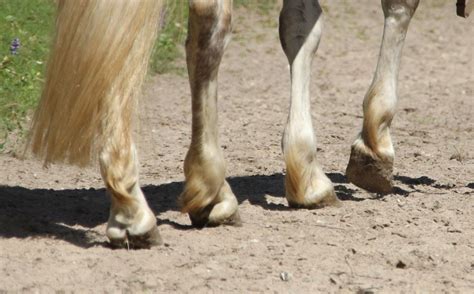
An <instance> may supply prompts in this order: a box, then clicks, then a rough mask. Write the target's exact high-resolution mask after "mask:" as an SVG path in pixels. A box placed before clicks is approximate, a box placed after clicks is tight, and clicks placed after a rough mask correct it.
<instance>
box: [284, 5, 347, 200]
mask: <svg viewBox="0 0 474 294" xmlns="http://www.w3.org/2000/svg"><path fill="white" fill-rule="evenodd" d="M321 29H322V10H321V7H320V5H319V3H318V0H285V1H284V3H283V8H282V10H281V14H280V41H281V44H282V47H283V50H284V51H285V54H286V56H287V57H288V61H289V63H290V71H291V103H290V113H289V116H288V121H287V124H286V128H285V131H284V135H283V142H282V147H283V154H284V159H285V163H286V176H285V189H286V198H287V200H288V203H289V205H290V206H293V207H306V208H313V207H318V206H324V205H328V204H335V203H337V202H338V200H337V197H336V194H335V192H334V187H333V185H332V183H331V181H330V180H329V178H328V177H327V176H326V175H325V174H324V172H323V171H322V169H321V167H320V166H319V164H318V163H317V159H316V138H315V136H314V132H313V125H312V122H311V113H310V96H309V84H310V73H311V63H312V60H313V56H314V54H315V52H316V50H317V48H318V44H319V40H320V37H321Z"/></svg>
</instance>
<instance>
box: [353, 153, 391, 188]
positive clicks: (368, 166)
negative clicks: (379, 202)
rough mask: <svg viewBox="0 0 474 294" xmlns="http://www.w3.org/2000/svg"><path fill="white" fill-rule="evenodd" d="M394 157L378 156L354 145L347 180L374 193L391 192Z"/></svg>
mask: <svg viewBox="0 0 474 294" xmlns="http://www.w3.org/2000/svg"><path fill="white" fill-rule="evenodd" d="M392 172H393V157H388V156H387V157H382V158H377V157H375V156H373V155H369V154H367V153H366V152H364V151H362V150H360V149H359V148H358V147H357V146H354V145H353V146H352V148H351V157H350V159H349V164H348V165H347V169H346V177H347V180H348V181H349V182H351V183H353V184H354V185H356V186H358V187H360V188H362V189H364V190H367V191H369V192H372V193H379V194H389V193H391V192H392V191H393V184H392V178H393V176H392Z"/></svg>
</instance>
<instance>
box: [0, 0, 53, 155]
mask: <svg viewBox="0 0 474 294" xmlns="http://www.w3.org/2000/svg"><path fill="white" fill-rule="evenodd" d="M0 7H1V9H0V32H1V34H0V44H1V45H0V149H2V147H3V144H4V142H5V138H6V136H7V134H8V132H11V131H14V130H20V131H22V122H23V120H24V117H25V115H26V114H27V112H28V111H29V110H31V109H32V108H33V107H34V106H35V105H36V102H37V99H38V96H39V92H40V88H41V85H42V82H43V74H44V61H45V60H46V57H47V55H48V48H49V43H50V35H51V34H50V32H51V29H52V26H53V22H54V3H53V1H52V0H26V1H17V0H14V1H12V0H0ZM14 38H19V39H20V43H21V47H20V49H19V54H17V55H12V54H11V53H10V45H11V42H12V40H13V39H14Z"/></svg>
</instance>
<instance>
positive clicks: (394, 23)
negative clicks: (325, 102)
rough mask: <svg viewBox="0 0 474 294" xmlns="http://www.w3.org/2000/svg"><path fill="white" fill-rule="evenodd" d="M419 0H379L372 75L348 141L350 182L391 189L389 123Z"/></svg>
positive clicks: (381, 190) (372, 188)
mask: <svg viewBox="0 0 474 294" xmlns="http://www.w3.org/2000/svg"><path fill="white" fill-rule="evenodd" d="M418 2H419V0H382V8H383V12H384V15H385V26H384V33H383V40H382V45H381V48H380V55H379V61H378V64H377V69H376V71H375V76H374V79H373V81H372V85H371V86H370V88H369V90H368V92H367V94H366V96H365V99H364V104H363V111H364V122H363V126H362V131H361V133H360V135H359V137H358V138H357V139H356V140H355V142H354V143H353V145H352V150H351V157H350V160H349V164H348V166H347V170H346V174H347V178H348V180H349V181H350V182H352V183H354V184H355V185H357V186H359V187H361V188H364V189H366V190H368V191H371V192H376V193H389V192H391V191H392V170H393V159H394V149H393V145H392V140H391V137H390V124H391V122H392V119H393V116H394V115H395V105H396V103H397V79H398V69H399V65H400V58H401V55H402V48H403V43H404V41H405V36H406V33H407V30H408V25H409V23H410V20H411V18H412V16H413V14H414V13H415V10H416V8H417V6H418Z"/></svg>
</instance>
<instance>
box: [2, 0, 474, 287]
mask: <svg viewBox="0 0 474 294" xmlns="http://www.w3.org/2000/svg"><path fill="white" fill-rule="evenodd" d="M324 2H325V8H326V10H327V11H326V12H327V13H326V24H325V31H324V36H323V39H322V43H321V46H320V49H319V51H318V54H317V57H316V58H315V62H314V66H313V79H312V97H313V98H312V106H313V108H312V113H313V118H314V120H313V121H314V125H315V128H316V133H317V136H318V151H319V160H320V162H321V164H322V166H323V167H324V170H325V171H326V172H327V173H328V175H329V177H330V178H331V179H332V181H333V182H334V183H335V187H336V191H337V195H338V197H339V198H340V199H342V200H343V206H342V207H340V208H324V209H320V210H313V211H312V210H293V209H289V208H288V206H287V203H286V200H285V198H284V187H283V175H284V172H285V171H284V165H283V162H282V158H281V157H282V156H281V151H280V138H281V133H282V130H283V126H284V123H285V121H286V115H287V111H288V95H289V76H288V67H287V61H286V58H285V57H284V55H283V53H282V51H281V49H280V45H279V41H278V35H277V27H276V25H277V13H273V14H271V15H269V16H258V15H256V14H253V13H251V12H249V11H245V10H237V11H236V12H235V33H234V38H233V42H232V43H231V44H230V46H229V48H228V51H227V53H226V56H225V58H224V60H223V62H222V67H221V71H220V102H219V103H220V104H219V111H220V135H221V145H222V147H223V148H224V149H225V155H226V159H227V161H228V177H229V181H230V184H231V186H232V187H233V189H234V192H235V193H236V195H237V196H238V198H239V202H240V213H241V216H242V218H243V222H244V224H243V227H241V228H234V227H218V228H206V229H203V230H197V229H193V228H192V227H190V221H189V219H188V217H187V216H186V215H183V214H181V213H180V212H179V211H178V209H177V205H176V198H177V196H178V195H179V193H180V191H181V189H182V187H183V175H182V164H183V158H184V155H185V152H186V148H187V146H188V144H189V142H190V101H189V96H190V94H189V89H188V84H187V80H186V77H184V76H177V75H163V76H157V77H154V78H152V79H151V80H150V81H149V82H148V83H147V87H146V97H145V98H144V99H143V103H142V105H141V107H140V121H141V126H140V131H139V134H138V136H137V137H139V139H138V145H139V149H140V155H141V175H142V176H141V179H142V181H141V183H142V186H143V187H144V191H145V192H146V195H147V198H148V200H149V202H150V204H151V206H152V207H153V209H154V211H155V212H156V214H157V220H158V223H159V228H160V231H161V234H162V236H163V238H164V240H165V245H164V246H161V247H157V248H153V249H151V250H139V251H127V250H112V249H110V248H108V247H107V243H106V238H105V237H104V235H103V234H104V231H105V222H106V219H107V214H108V205H109V200H108V199H107V198H106V197H105V196H104V189H103V187H102V182H101V180H100V176H99V173H98V171H97V168H96V167H94V168H89V169H84V170H79V169H77V168H74V167H64V166H53V167H50V168H49V169H42V167H41V164H40V163H38V162H36V161H34V160H29V159H27V160H19V159H16V158H15V157H13V156H11V154H7V155H1V156H0V166H1V169H0V292H3V291H4V290H6V291H25V292H37V291H39V292H51V291H53V290H56V291H57V290H65V291H73V290H74V291H77V292H105V291H107V292H118V291H123V292H179V293H186V292H193V293H222V292H234V293H245V292H267V293H314V292H343V293H379V292H382V293H414V292H424V293H427V292H430V293H436V292H439V293H441V292H449V293H469V292H470V293H472V291H473V289H474V228H473V227H474V226H473V224H474V221H473V220H474V218H473V214H474V213H473V212H474V149H473V146H474V118H472V115H473V114H474V98H473V90H474V89H473V88H474V82H473V76H474V74H473V71H474V62H473V58H472V57H473V56H472V54H473V44H474V43H473V38H474V34H473V33H474V31H473V28H474V26H473V19H469V20H462V19H460V18H457V17H456V16H455V15H454V2H455V1H444V0H443V1H441V0H439V1H422V3H421V4H420V7H419V10H418V12H417V14H416V15H415V18H414V20H413V22H412V25H411V29H410V32H409V34H408V37H407V42H406V46H405V51H404V53H405V54H404V57H403V61H402V68H401V73H400V84H399V88H400V89H399V96H400V102H399V105H398V114H397V117H396V118H395V120H394V122H393V138H394V142H395V148H396V152H397V157H396V163H395V185H396V190H395V193H394V194H391V195H387V196H385V197H376V196H375V195H371V194H369V193H367V192H365V191H363V190H361V189H358V188H357V187H355V186H353V185H351V184H348V183H347V182H346V180H345V176H344V170H345V166H346V164H347V161H348V158H349V152H350V144H351V143H352V141H353V139H354V138H355V136H356V134H357V132H358V130H359V128H360V126H361V103H362V99H363V96H364V94H365V91H366V89H367V87H368V85H369V83H370V80H371V77H372V72H373V69H374V68H375V64H376V57H377V53H378V48H379V40H380V37H381V32H382V15H381V9H380V8H379V3H378V2H379V1H372V0H362V1H342V0H341V1H328V0H327V1H324ZM356 3H357V4H356Z"/></svg>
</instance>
